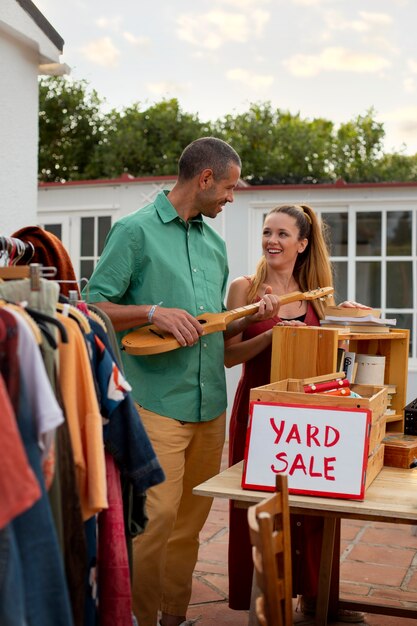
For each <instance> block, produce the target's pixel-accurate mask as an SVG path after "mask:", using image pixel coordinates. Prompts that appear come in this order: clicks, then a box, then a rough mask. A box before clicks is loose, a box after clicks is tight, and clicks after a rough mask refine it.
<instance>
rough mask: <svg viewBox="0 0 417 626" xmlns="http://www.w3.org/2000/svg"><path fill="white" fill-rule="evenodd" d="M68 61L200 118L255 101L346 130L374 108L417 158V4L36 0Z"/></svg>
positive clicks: (122, 99) (134, 95)
mask: <svg viewBox="0 0 417 626" xmlns="http://www.w3.org/2000/svg"><path fill="white" fill-rule="evenodd" d="M34 2H35V4H36V6H37V7H38V8H39V9H40V11H41V12H42V13H43V14H44V16H45V17H46V18H47V19H48V20H49V22H50V23H51V24H52V26H53V27H54V28H55V29H56V30H57V31H58V33H59V34H60V35H61V37H62V38H63V39H64V41H65V44H64V52H63V54H62V56H61V59H60V60H61V62H62V63H66V64H67V65H69V66H70V68H71V77H72V78H73V79H74V80H82V79H85V80H86V81H87V82H88V84H89V87H90V88H91V89H95V90H96V91H97V93H98V95H99V97H100V98H101V99H103V100H105V103H104V106H103V110H104V111H107V110H109V109H111V108H117V109H119V110H121V109H122V108H124V107H128V106H130V105H131V104H133V103H135V102H139V103H140V104H141V110H144V109H146V108H147V107H149V106H151V105H152V104H154V103H155V102H160V101H161V100H162V99H164V98H166V99H169V98H177V99H178V101H179V104H180V107H181V109H182V111H183V112H184V113H195V114H198V116H199V118H200V120H201V121H209V120H215V119H218V118H221V117H223V116H225V115H227V114H231V115H237V114H240V113H244V112H245V111H248V109H249V107H250V104H252V103H262V102H269V103H271V105H272V107H273V108H274V109H278V108H279V109H281V110H284V111H289V112H290V113H291V114H292V115H296V114H300V116H301V118H303V119H308V120H313V119H314V118H317V117H321V118H325V119H328V120H331V121H333V122H334V124H335V126H336V127H338V126H339V124H341V123H344V122H347V121H349V120H351V119H354V118H356V117H357V116H358V115H365V114H366V112H367V111H368V110H369V109H370V108H371V107H373V109H374V117H375V119H377V121H379V122H382V123H383V125H384V129H385V133H386V136H385V142H384V149H385V151H386V152H393V151H399V152H401V151H403V152H404V153H405V154H415V153H417V35H416V28H417V26H416V25H417V0H146V2H144V1H143V0H113V1H111V0H34Z"/></svg>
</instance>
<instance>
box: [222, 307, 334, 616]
mask: <svg viewBox="0 0 417 626" xmlns="http://www.w3.org/2000/svg"><path fill="white" fill-rule="evenodd" d="M307 305H308V306H307V313H306V316H305V319H304V322H305V323H306V324H307V326H319V319H318V317H317V315H316V313H315V311H314V309H313V307H312V305H311V303H310V302H308V303H307ZM279 321H280V318H278V317H275V318H272V319H269V320H266V321H263V322H257V323H256V324H252V325H251V326H249V327H248V328H247V329H246V330H245V331H244V333H243V340H247V339H251V338H252V337H256V336H257V335H260V334H261V333H263V332H265V331H266V330H268V329H270V328H272V327H273V326H275V324H276V323H277V322H279ZM271 355H272V349H271V346H269V347H268V348H266V349H265V350H263V351H262V352H261V353H260V354H258V355H257V356H255V357H254V358H253V359H250V360H249V361H247V362H246V363H244V364H243V370H242V376H241V378H240V380H239V384H238V387H237V390H236V395H235V399H234V403H233V409H232V415H231V418H230V428H229V465H230V466H231V465H235V463H238V462H239V461H242V459H243V458H244V454H245V443H246V430H247V426H248V416H249V393H250V390H251V389H252V388H253V387H260V386H261V385H267V384H268V383H269V382H270V370H271ZM322 534H323V518H321V517H311V516H310V517H307V516H303V515H292V516H291V544H292V567H293V594H294V596H295V595H297V594H302V595H305V596H309V597H313V596H316V595H317V583H318V568H319V563H320V554H321V542H322ZM252 575H253V564H252V550H251V545H250V539H249V528H248V523H247V511H246V510H245V509H238V508H235V507H234V506H233V502H232V503H231V504H230V516H229V606H230V608H231V609H236V610H248V609H249V605H250V596H251V588H252Z"/></svg>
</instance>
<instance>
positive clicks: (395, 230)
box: [387, 211, 411, 256]
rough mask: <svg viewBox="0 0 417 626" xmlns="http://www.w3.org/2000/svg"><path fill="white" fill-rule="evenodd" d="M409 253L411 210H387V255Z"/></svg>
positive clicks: (405, 254)
mask: <svg viewBox="0 0 417 626" xmlns="http://www.w3.org/2000/svg"><path fill="white" fill-rule="evenodd" d="M410 254H411V211H388V212H387V255H389V256H408V255H410Z"/></svg>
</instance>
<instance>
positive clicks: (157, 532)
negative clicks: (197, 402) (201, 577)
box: [133, 406, 225, 626]
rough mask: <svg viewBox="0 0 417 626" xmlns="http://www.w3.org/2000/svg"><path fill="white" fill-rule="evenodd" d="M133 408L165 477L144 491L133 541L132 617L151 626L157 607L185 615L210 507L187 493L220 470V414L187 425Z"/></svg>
mask: <svg viewBox="0 0 417 626" xmlns="http://www.w3.org/2000/svg"><path fill="white" fill-rule="evenodd" d="M137 408H138V411H139V413H140V416H141V419H142V422H143V425H144V427H145V429H146V431H147V433H148V436H149V438H150V440H151V442H152V444H153V447H154V450H155V453H156V455H157V457H158V460H159V462H160V464H161V466H162V468H163V470H164V472H165V477H166V478H165V481H164V482H163V483H161V484H160V485H157V486H156V487H152V488H151V489H149V490H148V491H147V492H146V495H147V498H146V513H147V515H148V517H149V521H148V524H147V526H146V529H145V532H144V533H143V534H142V535H139V536H138V537H136V538H135V539H134V541H133V610H134V614H135V616H136V618H137V620H138V623H139V626H155V625H156V624H157V614H158V609H161V610H162V611H163V612H164V613H169V614H171V615H179V616H181V615H186V612H187V607H188V604H189V601H190V597H191V586H192V574H193V571H194V567H195V564H196V562H197V557H198V547H199V540H198V537H199V532H200V530H201V529H202V527H203V525H204V522H205V521H206V519H207V516H208V514H209V511H210V507H211V504H212V498H207V497H205V496H195V495H193V494H192V490H193V488H194V487H195V486H196V485H198V484H200V483H202V482H203V481H205V480H207V479H208V478H211V477H212V476H214V475H215V474H217V473H218V472H219V469H220V462H221V456H222V451H223V446H224V437H225V413H223V414H222V415H220V416H219V417H218V418H216V419H214V420H211V421H209V422H199V423H191V424H190V423H184V422H180V421H178V420H175V419H171V418H168V417H164V416H162V415H158V414H157V413H152V412H151V411H147V410H146V409H144V408H143V407H139V406H137Z"/></svg>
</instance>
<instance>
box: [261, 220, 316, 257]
mask: <svg viewBox="0 0 417 626" xmlns="http://www.w3.org/2000/svg"><path fill="white" fill-rule="evenodd" d="M299 236H300V231H299V229H298V226H297V222H296V221H295V219H294V218H293V217H291V216H290V215H287V213H271V214H270V215H268V216H267V217H266V219H265V222H264V227H263V231H262V251H263V254H264V256H265V259H266V262H267V263H268V265H270V266H271V267H277V268H278V267H279V268H291V269H292V268H293V267H294V264H295V261H296V259H297V256H298V254H299V253H300V252H303V251H304V250H305V249H306V247H307V244H308V239H299Z"/></svg>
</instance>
